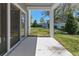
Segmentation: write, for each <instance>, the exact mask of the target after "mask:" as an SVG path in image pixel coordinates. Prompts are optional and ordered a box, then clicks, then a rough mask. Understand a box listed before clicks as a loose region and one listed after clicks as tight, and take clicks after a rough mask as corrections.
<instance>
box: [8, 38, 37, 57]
mask: <svg viewBox="0 0 79 59" xmlns="http://www.w3.org/2000/svg"><path fill="white" fill-rule="evenodd" d="M36 44H37V37H28V38H26V39H25V40H23V41H22V42H21V43H20V45H19V46H17V47H16V48H15V49H14V50H13V51H12V52H11V53H9V54H8V56H35V52H36Z"/></svg>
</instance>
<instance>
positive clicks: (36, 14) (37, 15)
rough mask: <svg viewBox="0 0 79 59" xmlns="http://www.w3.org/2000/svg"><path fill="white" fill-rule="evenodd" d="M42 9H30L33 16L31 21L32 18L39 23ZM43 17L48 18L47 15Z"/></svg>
mask: <svg viewBox="0 0 79 59" xmlns="http://www.w3.org/2000/svg"><path fill="white" fill-rule="evenodd" d="M43 11H44V10H32V11H31V16H32V18H33V21H34V20H37V22H38V23H39V22H40V18H41V17H42V15H41V14H42V12H43ZM44 19H45V20H48V19H49V16H45V17H44Z"/></svg>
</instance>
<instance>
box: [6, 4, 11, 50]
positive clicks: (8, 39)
mask: <svg viewBox="0 0 79 59" xmlns="http://www.w3.org/2000/svg"><path fill="white" fill-rule="evenodd" d="M10 17H11V15H10V3H8V4H7V50H8V51H9V50H10Z"/></svg>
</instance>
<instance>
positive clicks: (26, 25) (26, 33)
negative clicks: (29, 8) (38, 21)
mask: <svg viewBox="0 0 79 59" xmlns="http://www.w3.org/2000/svg"><path fill="white" fill-rule="evenodd" d="M27 27H28V24H27V13H26V14H25V36H26V37H27V35H28V32H27V30H28V29H27Z"/></svg>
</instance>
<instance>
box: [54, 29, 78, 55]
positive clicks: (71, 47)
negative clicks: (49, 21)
mask: <svg viewBox="0 0 79 59" xmlns="http://www.w3.org/2000/svg"><path fill="white" fill-rule="evenodd" d="M54 37H55V39H56V40H57V41H59V42H60V43H61V44H62V45H63V46H64V47H65V48H66V49H67V50H68V51H69V52H71V53H72V54H73V55H75V56H78V55H79V35H68V34H65V33H63V32H62V31H60V30H56V29H55V36H54Z"/></svg>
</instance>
